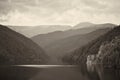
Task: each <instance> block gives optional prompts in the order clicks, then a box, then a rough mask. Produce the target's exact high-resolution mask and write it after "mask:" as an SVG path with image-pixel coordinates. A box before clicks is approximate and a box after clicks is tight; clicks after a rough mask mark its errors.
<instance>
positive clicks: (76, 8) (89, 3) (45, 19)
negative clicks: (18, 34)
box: [0, 0, 120, 26]
mask: <svg viewBox="0 0 120 80" xmlns="http://www.w3.org/2000/svg"><path fill="white" fill-rule="evenodd" d="M80 22H93V23H115V24H119V22H120V0H0V23H2V24H8V25H28V26H29V25H31V26H35V25H44V24H46V25H48V24H68V25H75V24H77V23H80Z"/></svg>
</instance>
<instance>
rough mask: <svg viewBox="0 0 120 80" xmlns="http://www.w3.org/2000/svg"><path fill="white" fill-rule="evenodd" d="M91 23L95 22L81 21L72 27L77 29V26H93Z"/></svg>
mask: <svg viewBox="0 0 120 80" xmlns="http://www.w3.org/2000/svg"><path fill="white" fill-rule="evenodd" d="M93 25H95V24H93V23H90V22H82V23H79V24H77V25H76V26H74V28H75V29H78V28H84V27H88V26H93Z"/></svg>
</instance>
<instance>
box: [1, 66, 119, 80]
mask: <svg viewBox="0 0 120 80" xmlns="http://www.w3.org/2000/svg"><path fill="white" fill-rule="evenodd" d="M0 80H120V70H115V69H104V68H102V66H100V65H98V66H94V67H90V66H87V67H85V66H84V67H83V66H78V65H17V66H15V65H14V66H0Z"/></svg>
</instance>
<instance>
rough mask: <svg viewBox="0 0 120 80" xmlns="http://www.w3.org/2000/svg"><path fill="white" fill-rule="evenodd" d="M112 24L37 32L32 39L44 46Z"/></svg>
mask: <svg viewBox="0 0 120 80" xmlns="http://www.w3.org/2000/svg"><path fill="white" fill-rule="evenodd" d="M81 24H82V23H81ZM113 26H115V25H114V24H110V23H107V24H98V25H93V26H86V27H85V28H79V29H74V27H73V29H69V30H65V31H55V32H51V33H47V34H39V35H37V36H34V37H32V40H33V41H34V42H36V43H37V44H39V45H41V46H42V47H43V48H44V47H46V46H48V45H50V44H51V43H54V42H56V41H59V40H62V39H64V38H67V37H72V36H75V35H82V34H87V33H90V32H92V31H95V30H98V29H104V28H112V27H113Z"/></svg>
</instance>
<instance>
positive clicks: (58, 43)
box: [32, 24, 114, 64]
mask: <svg viewBox="0 0 120 80" xmlns="http://www.w3.org/2000/svg"><path fill="white" fill-rule="evenodd" d="M108 25H110V26H108ZM113 26H114V25H113V24H100V25H96V26H90V27H87V28H81V29H73V30H67V31H56V32H52V33H48V34H41V35H38V36H35V37H33V38H32V40H33V41H34V42H36V43H37V44H39V45H41V46H42V47H43V49H44V50H45V51H46V52H47V54H48V55H49V56H50V57H51V59H52V62H53V63H54V64H56V63H58V64H59V62H57V61H61V57H63V56H64V55H66V54H67V53H69V52H71V51H74V50H75V49H77V48H79V47H82V46H84V45H86V44H87V43H88V42H90V41H92V40H94V39H96V38H97V37H99V36H101V35H103V34H105V33H106V32H108V31H109V30H110V29H111V28H112V27H113Z"/></svg>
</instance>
